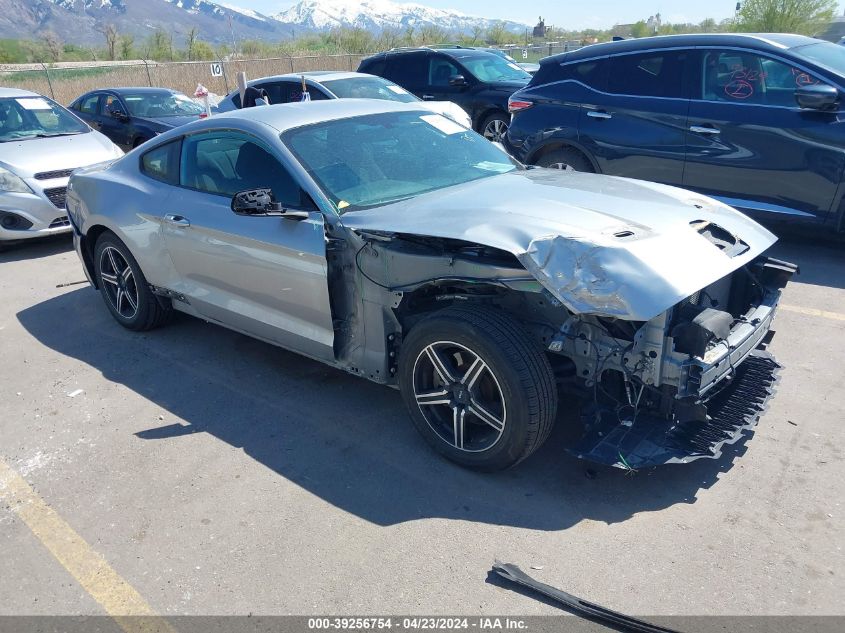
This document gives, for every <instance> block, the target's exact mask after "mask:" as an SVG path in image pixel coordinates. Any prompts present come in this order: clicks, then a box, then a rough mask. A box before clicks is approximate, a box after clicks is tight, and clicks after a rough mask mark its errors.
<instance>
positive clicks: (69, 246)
mask: <svg viewBox="0 0 845 633" xmlns="http://www.w3.org/2000/svg"><path fill="white" fill-rule="evenodd" d="M72 250H73V239H72V238H71V236H70V235H55V236H51V237H39V238H32V239H28V240H21V241H20V242H0V264H2V263H4V262H20V261H25V260H30V259H41V258H42V257H50V256H51V255H57V254H59V253H64V252H67V251H72Z"/></svg>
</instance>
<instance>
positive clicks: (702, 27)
mask: <svg viewBox="0 0 845 633" xmlns="http://www.w3.org/2000/svg"><path fill="white" fill-rule="evenodd" d="M698 30H699V31H701V32H702V33H712V32H713V31H715V30H716V20H714V19H713V18H705V19H704V20H702V21H701V23H700V24H699V25H698Z"/></svg>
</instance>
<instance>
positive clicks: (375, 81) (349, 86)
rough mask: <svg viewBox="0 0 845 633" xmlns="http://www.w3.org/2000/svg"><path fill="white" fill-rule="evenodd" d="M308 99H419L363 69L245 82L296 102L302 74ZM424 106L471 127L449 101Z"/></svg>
mask: <svg viewBox="0 0 845 633" xmlns="http://www.w3.org/2000/svg"><path fill="white" fill-rule="evenodd" d="M303 77H305V86H306V88H307V92H308V95H309V98H310V99H311V101H323V100H325V99H347V98H352V99H381V100H385V101H398V102H400V103H413V102H420V99H419V98H417V97H415V96H414V95H412V94H411V93H410V92H408V91H407V90H405V89H404V88H402V87H401V86H397V85H396V84H395V83H393V82H392V81H387V80H386V79H383V78H382V77H376V76H374V75H367V74H366V73H349V72H335V71H310V72H305V73H289V74H286V75H276V76H275V77H261V78H260V79H253V80H252V81H249V82H248V83H247V86H250V87H253V88H258V89H259V90H264V91H265V92H266V93H267V97H268V99H269V100H270V103H271V104H277V103H296V102H298V101H301V100H302V78H303ZM422 103H424V106H423V107H425V108H427V109H429V110H431V111H432V112H438V113H440V114H442V115H444V116H447V117H449V118H450V119H452V120H453V121H455V122H456V123H460V124H461V125H463V126H464V127H469V128H471V127H472V121H470V118H469V115H468V114H467V113H466V112H464V110H463V109H462V108H461V107H460V106H458V105H456V104H454V103H452V102H451V101H425V102H422ZM217 107H218V110H219V111H220V112H231V111H232V110H237V109H238V108H240V107H241V93H240V91H239V90H235V91H233V92H230V93H229V94H228V95H226V97H225V98H224V99H222V100H221V101H220V103H219V104H218V105H217Z"/></svg>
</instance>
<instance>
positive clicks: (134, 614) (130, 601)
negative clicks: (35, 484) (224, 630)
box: [0, 459, 174, 633]
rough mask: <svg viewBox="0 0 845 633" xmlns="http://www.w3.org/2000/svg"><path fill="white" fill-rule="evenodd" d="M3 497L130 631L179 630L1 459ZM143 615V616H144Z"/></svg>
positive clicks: (0, 491)
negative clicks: (158, 612)
mask: <svg viewBox="0 0 845 633" xmlns="http://www.w3.org/2000/svg"><path fill="white" fill-rule="evenodd" d="M0 501H2V502H5V503H6V504H8V505H9V507H10V508H11V510H12V511H13V512H15V513H16V514H17V515H18V516H19V517H20V518H21V520H22V521H23V522H24V523H26V525H27V526H28V527H29V529H30V530H32V533H33V534H34V535H35V536H36V537H37V538H38V540H39V541H41V543H42V544H43V545H44V546H45V547H46V548H47V549H48V550H50V553H51V554H52V555H53V556H55V558H56V560H57V561H59V562H60V563H61V564H62V566H63V567H64V568H65V569H66V570H67V571H68V572H69V573H70V575H71V576H73V577H74V578H76V580H77V582H78V583H79V584H80V585H82V587H83V588H84V589H85V591H87V592H88V593H89V594H90V595H91V597H93V598H94V600H96V601H97V602H99V603H100V605H101V606H102V607H103V609H105V611H106V613H108V614H109V615H110V616H111V617H112V618H113V619H114V620H115V621H116V622H117V624H118V625H119V626H120V628H122V629H123V630H124V631H126V633H174V632H173V629H172V628H171V627H170V625H169V624H168V623H167V622H166V621H164V620H163V619H162V618H161V617H160V616H158V615H157V614H156V612H155V611H153V609H152V607H150V605H148V604H147V602H146V601H145V600H144V598H142V597H141V594H139V593H138V592H137V591H136V590H135V589H134V588H133V587H132V586H131V585H130V584H129V583H128V582H126V581H125V580H124V579H123V578H121V577H120V575H119V574H118V573H117V572H116V571H115V570H114V569H112V568H111V567H110V566H109V564H108V563H107V562H106V561H105V559H103V557H102V556H100V554H98V553H97V552H96V551H94V549H92V547H91V546H90V545H89V544H88V543H86V542H85V540H84V539H83V538H82V537H81V536H79V534H77V533H76V531H75V530H74V529H73V528H72V527H70V525H68V524H67V522H65V520H64V519H62V518H61V517H60V516H59V515H58V513H57V512H56V511H55V510H53V509H52V508H51V507H50V506H48V505H47V502H46V501H44V499H42V498H41V497H40V496H39V495H38V493H37V492H35V491H34V490H33V489H32V488H31V487H30V485H29V484H28V483H26V481H25V480H24V478H23V477H21V476H20V475H19V474H18V473H17V472H16V471H15V470H14V469H12V467H11V466H9V465H8V464H6V463H5V462H4V461H3V460H2V459H0ZM139 616H140V617H139Z"/></svg>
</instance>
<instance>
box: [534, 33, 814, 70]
mask: <svg viewBox="0 0 845 633" xmlns="http://www.w3.org/2000/svg"><path fill="white" fill-rule="evenodd" d="M821 41H822V40H817V39H815V38H812V37H807V36H805V35H792V34H788V33H694V34H689V35H656V36H654V37H640V38H635V39H629V40H619V41H616V42H604V43H602V44H590V45H589V46H584V47H583V48H579V49H578V50H574V51H569V52H566V53H559V54H557V55H552V56H551V57H546V58H545V59H543V60H541V62H540V63H541V64H542V63H546V62H551V63H554V62H563V61H567V62H571V61H577V60H579V59H591V58H593V57H604V56H605V55H615V54H617V53H635V52H637V51H646V50H654V49H660V48H676V47H685V46H753V47H754V48H756V49H759V50H764V51H769V52H772V53H774V52H779V51H783V50H787V49H790V48H794V47H796V46H803V45H806V44H813V43H816V42H821Z"/></svg>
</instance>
